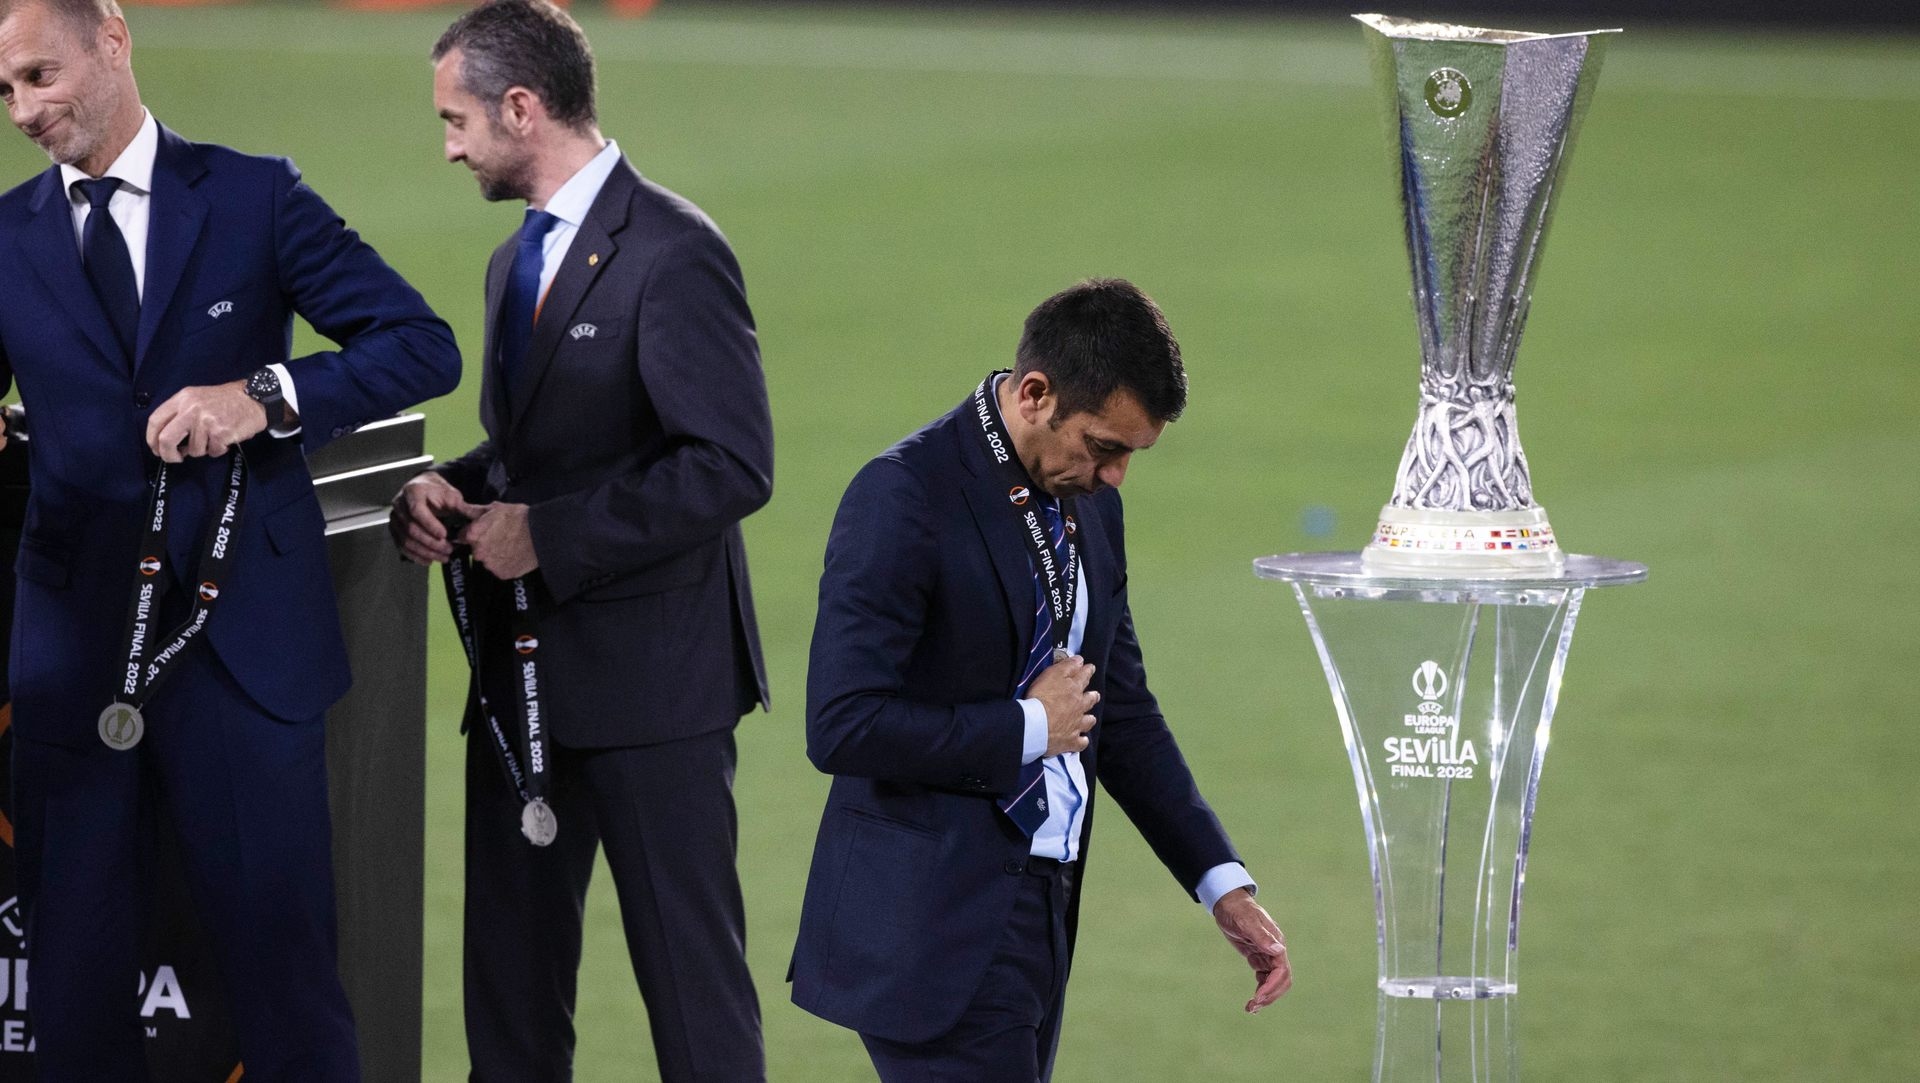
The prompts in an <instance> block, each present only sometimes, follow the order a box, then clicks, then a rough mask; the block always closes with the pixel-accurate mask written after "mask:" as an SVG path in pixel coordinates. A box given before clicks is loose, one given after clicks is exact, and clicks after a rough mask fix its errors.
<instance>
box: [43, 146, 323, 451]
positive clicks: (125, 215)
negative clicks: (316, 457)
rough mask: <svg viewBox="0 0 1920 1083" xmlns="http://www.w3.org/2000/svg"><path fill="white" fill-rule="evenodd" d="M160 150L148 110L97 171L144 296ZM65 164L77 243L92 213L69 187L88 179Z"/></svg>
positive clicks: (288, 386) (283, 382) (291, 397)
mask: <svg viewBox="0 0 1920 1083" xmlns="http://www.w3.org/2000/svg"><path fill="white" fill-rule="evenodd" d="M159 155H160V125H159V123H158V122H157V121H155V120H154V119H153V114H152V113H148V114H147V115H146V119H145V120H144V121H142V122H141V124H140V131H139V132H138V133H137V134H135V135H134V137H133V142H131V143H128V144H127V149H126V150H123V151H121V152H120V157H118V158H115V159H114V160H113V164H112V165H110V166H108V167H107V171H106V172H105V173H102V174H101V176H102V177H113V178H114V179H116V180H118V181H119V182H120V187H119V188H118V189H116V190H115V191H114V193H113V198H112V199H110V200H108V201H107V213H108V214H110V215H112V216H113V224H114V225H116V226H119V227H120V236H122V237H124V238H126V241H127V258H129V259H131V260H132V261H133V287H134V289H135V290H136V291H138V293H139V295H140V299H141V300H142V301H143V302H144V301H145V300H146V297H147V226H148V223H149V222H151V221H152V220H153V163H154V160H155V159H156V158H158V157H159ZM93 179H94V178H92V177H89V176H87V175H86V174H85V173H82V172H81V171H80V170H78V169H75V168H74V167H73V166H70V165H63V166H61V167H60V182H61V183H62V184H64V185H65V186H66V189H67V204H68V207H69V208H70V209H71V210H72V211H73V243H74V244H75V245H78V244H80V239H81V238H82V237H84V236H86V234H85V233H84V232H83V231H84V230H85V229H86V226H87V216H88V215H90V214H92V213H93V204H92V203H89V202H88V201H87V197H86V196H85V195H83V194H81V192H80V190H79V189H78V188H75V187H74V182H75V181H83V180H93ZM267 367H268V368H270V369H272V370H273V371H274V374H275V375H276V376H278V377H280V393H281V394H283V395H285V396H286V397H287V410H288V411H289V412H290V413H292V414H293V416H294V417H296V418H297V417H299V416H300V398H299V396H298V395H297V394H295V393H294V390H293V376H292V375H291V374H289V373H288V372H287V366H285V365H268V366H267ZM268 431H270V432H272V433H273V435H275V436H280V437H286V436H297V435H299V433H300V426H299V425H298V424H297V423H296V424H294V425H293V426H291V427H288V428H274V427H269V430H268Z"/></svg>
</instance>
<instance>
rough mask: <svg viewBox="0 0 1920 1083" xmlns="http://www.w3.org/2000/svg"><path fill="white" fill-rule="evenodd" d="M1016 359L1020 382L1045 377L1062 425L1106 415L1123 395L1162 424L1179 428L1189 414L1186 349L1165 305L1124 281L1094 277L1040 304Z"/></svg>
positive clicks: (1016, 372) (1057, 416) (1015, 365)
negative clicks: (1176, 423) (1094, 413)
mask: <svg viewBox="0 0 1920 1083" xmlns="http://www.w3.org/2000/svg"><path fill="white" fill-rule="evenodd" d="M1015 359H1016V360H1015V364H1014V369H1013V371H1014V375H1015V377H1016V378H1018V377H1020V376H1025V375H1026V374H1027V373H1029V372H1041V373H1045V374H1046V377H1047V379H1048V381H1049V382H1051V383H1052V384H1053V392H1054V394H1055V395H1056V396H1058V398H1059V400H1060V405H1059V409H1058V411H1057V412H1056V413H1055V414H1054V420H1055V421H1056V422H1058V421H1059V420H1061V419H1063V418H1065V417H1068V416H1070V415H1072V414H1076V413H1079V412H1080V411H1082V410H1099V409H1101V408H1103V407H1105V406H1106V404H1107V400H1108V399H1110V398H1112V397H1113V393H1114V392H1116V391H1119V390H1122V389H1125V390H1127V391H1131V392H1133V394H1134V395H1135V396H1136V397H1137V398H1139V400H1140V405H1141V406H1142V407H1144V408H1145V409H1146V411H1147V416H1148V417H1151V418H1153V420H1155V421H1159V422H1167V421H1173V420H1175V419H1176V418H1178V417H1179V416H1180V411H1182V410H1184V409H1186V407H1187V370H1186V369H1185V368H1183V367H1182V366H1181V364H1180V343H1178V342H1176V341H1174V337H1173V331H1172V330H1171V329H1169V328H1168V327H1167V318H1166V316H1164V315H1163V314H1161V312H1160V306H1158V305H1156V304H1154V303H1153V298H1151V297H1148V296H1147V295H1146V294H1145V293H1142V292H1141V291H1140V289H1139V287H1137V286H1135V285H1134V284H1133V283H1131V282H1128V281H1127V280H1126V279H1124V278H1089V279H1087V280H1086V281H1085V282H1081V283H1079V284H1078V285H1075V286H1072V287H1070V288H1068V289H1065V290H1062V291H1060V292H1059V293H1056V294H1054V295H1053V296H1052V297H1049V298H1047V299H1046V300H1044V301H1042V302H1040V306H1039V307H1038V308H1035V309H1034V310H1033V312H1032V313H1031V314H1029V315H1028V316H1027V325H1026V329H1025V331H1023V332H1022V333H1021V335H1020V348H1019V350H1018V351H1017V352H1016V354H1015Z"/></svg>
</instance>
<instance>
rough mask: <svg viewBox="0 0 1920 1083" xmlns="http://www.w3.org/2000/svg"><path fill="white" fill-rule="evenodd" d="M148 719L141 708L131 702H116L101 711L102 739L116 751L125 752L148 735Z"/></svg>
mask: <svg viewBox="0 0 1920 1083" xmlns="http://www.w3.org/2000/svg"><path fill="white" fill-rule="evenodd" d="M146 733H147V721H146V719H144V718H142V717H140V708H138V707H135V706H133V705H132V704H130V703H115V704H112V705H110V706H108V707H107V709H106V710H104V711H101V712H100V741H101V743H102V744H104V745H106V746H107V747H108V748H111V749H113V750H114V751H115V752H125V751H126V750H127V749H129V748H132V747H133V746H134V745H137V744H139V743H140V738H142V737H144V736H146Z"/></svg>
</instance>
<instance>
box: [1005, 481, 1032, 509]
mask: <svg viewBox="0 0 1920 1083" xmlns="http://www.w3.org/2000/svg"><path fill="white" fill-rule="evenodd" d="M1032 495H1033V494H1032V493H1029V492H1027V487H1026V486H1025V485H1015V486H1014V487H1013V488H1011V489H1009V490H1007V499H1008V500H1011V501H1013V506H1014V507H1016V508H1018V507H1022V506H1024V505H1025V504H1026V502H1027V497H1029V496H1032Z"/></svg>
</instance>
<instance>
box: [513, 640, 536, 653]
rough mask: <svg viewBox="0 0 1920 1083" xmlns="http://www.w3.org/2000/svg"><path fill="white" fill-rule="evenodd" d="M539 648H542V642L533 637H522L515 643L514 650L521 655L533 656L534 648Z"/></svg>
mask: <svg viewBox="0 0 1920 1083" xmlns="http://www.w3.org/2000/svg"><path fill="white" fill-rule="evenodd" d="M538 646H540V641H539V640H537V639H535V638H534V637H532V636H520V637H518V638H517V639H515V640H514V641H513V649H514V650H516V651H519V652H520V653H521V654H532V653H533V652H534V648H536V647H538Z"/></svg>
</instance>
